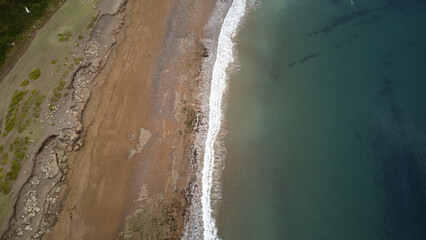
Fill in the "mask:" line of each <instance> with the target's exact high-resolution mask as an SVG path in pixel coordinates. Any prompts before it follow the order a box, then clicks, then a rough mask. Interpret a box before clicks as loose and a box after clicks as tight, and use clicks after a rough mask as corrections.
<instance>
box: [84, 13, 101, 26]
mask: <svg viewBox="0 0 426 240" xmlns="http://www.w3.org/2000/svg"><path fill="white" fill-rule="evenodd" d="M98 15H99V13H98V14H97V15H95V16H92V22H90V23H89V25H87V30H89V29H91V28H92V27H93V26H95V22H96V20H97V19H98Z"/></svg>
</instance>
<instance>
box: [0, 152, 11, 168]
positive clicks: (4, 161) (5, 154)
mask: <svg viewBox="0 0 426 240" xmlns="http://www.w3.org/2000/svg"><path fill="white" fill-rule="evenodd" d="M8 157H9V154H8V153H4V154H3V157H2V161H1V164H2V165H5V164H6V163H7V158H8Z"/></svg>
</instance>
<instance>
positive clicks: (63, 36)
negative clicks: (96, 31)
mask: <svg viewBox="0 0 426 240" xmlns="http://www.w3.org/2000/svg"><path fill="white" fill-rule="evenodd" d="M58 36H59V39H58V40H59V42H68V41H69V40H70V38H71V33H70V32H66V33H58Z"/></svg>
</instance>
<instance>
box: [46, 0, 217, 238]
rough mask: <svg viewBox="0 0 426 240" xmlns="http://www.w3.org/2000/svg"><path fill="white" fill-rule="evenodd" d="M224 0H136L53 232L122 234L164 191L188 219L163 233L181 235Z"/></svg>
mask: <svg viewBox="0 0 426 240" xmlns="http://www.w3.org/2000/svg"><path fill="white" fill-rule="evenodd" d="M214 4H215V1H213V0H211V1H205V2H204V3H199V2H197V3H195V1H194V2H193V3H188V2H184V1H150V0H141V1H136V0H131V1H129V3H128V4H127V7H126V11H127V13H126V20H125V22H126V25H125V29H124V30H123V31H122V32H121V33H119V35H118V36H117V39H118V42H117V44H116V47H115V50H114V51H113V53H112V55H111V57H110V59H109V62H108V64H107V66H106V67H105V68H104V69H103V70H102V72H101V73H100V75H99V76H98V77H97V79H96V80H95V86H94V88H93V92H92V96H91V98H90V100H89V103H88V105H87V107H86V109H85V111H84V114H83V125H84V134H85V135H86V137H85V145H84V146H83V148H82V149H81V150H80V151H78V152H76V153H73V156H71V160H70V168H71V172H70V175H69V177H68V180H69V184H68V186H69V190H68V192H67V197H66V198H65V201H64V203H63V210H62V212H61V213H60V215H59V217H58V222H57V224H56V227H55V228H54V232H53V235H51V238H50V239H116V238H119V236H120V232H122V231H123V230H124V228H125V224H126V217H128V219H129V216H130V215H132V214H134V213H136V212H137V209H140V208H144V207H145V206H148V205H149V204H148V203H151V202H155V201H156V200H157V199H164V198H165V199H174V200H173V201H177V202H178V204H177V205H178V208H179V210H178V211H177V213H179V214H177V215H176V216H177V218H176V219H175V220H174V221H177V222H178V223H177V224H176V223H174V224H172V225H173V226H179V227H177V229H176V228H175V227H174V229H172V230H170V229H168V227H167V226H164V227H162V229H160V233H159V234H160V235H156V236H161V237H165V236H167V237H170V238H172V239H175V238H179V237H180V236H181V234H182V229H183V219H184V217H185V216H184V214H185V211H184V210H182V209H181V208H184V207H186V205H185V204H187V203H186V200H185V192H186V191H187V187H188V183H189V181H190V164H189V162H188V158H189V157H190V155H189V154H188V152H190V146H191V140H192V139H193V132H191V123H192V122H191V120H192V119H191V117H192V116H193V111H191V109H192V108H193V107H194V106H195V105H196V104H197V102H196V100H195V99H194V98H195V96H196V95H197V91H199V90H200V89H199V88H198V86H199V85H198V84H199V81H200V79H199V78H200V77H199V72H200V67H201V58H202V57H203V55H205V54H206V52H205V49H204V48H203V46H202V44H201V42H200V39H201V38H202V37H203V28H204V25H205V24H206V22H207V20H208V17H209V16H210V13H211V11H212V9H213V7H214ZM141 132H142V133H143V134H142V136H140V133H141ZM151 135H152V136H151ZM139 140H140V141H139ZM145 142H146V144H145ZM132 149H133V153H134V154H131V153H132ZM138 199H139V201H138ZM152 217H153V216H151V218H152ZM154 217H160V218H161V217H162V216H155V214H154ZM150 220H151V219H144V220H142V222H144V221H145V222H146V221H148V222H149V221H150ZM150 230H153V229H150ZM135 232H137V231H135ZM141 238H144V237H143V235H141ZM151 238H153V239H155V238H154V235H152V236H151ZM144 239H147V238H144Z"/></svg>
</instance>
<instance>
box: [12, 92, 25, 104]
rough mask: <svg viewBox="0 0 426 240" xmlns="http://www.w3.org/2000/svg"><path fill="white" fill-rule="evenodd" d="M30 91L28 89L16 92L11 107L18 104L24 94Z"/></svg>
mask: <svg viewBox="0 0 426 240" xmlns="http://www.w3.org/2000/svg"><path fill="white" fill-rule="evenodd" d="M27 93H28V90H27V91H19V92H16V93H15V94H14V95H13V97H12V102H11V103H10V107H13V106H15V105H16V104H18V103H19V102H20V101H21V100H22V99H23V98H24V96H25V95H26V94H27Z"/></svg>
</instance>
